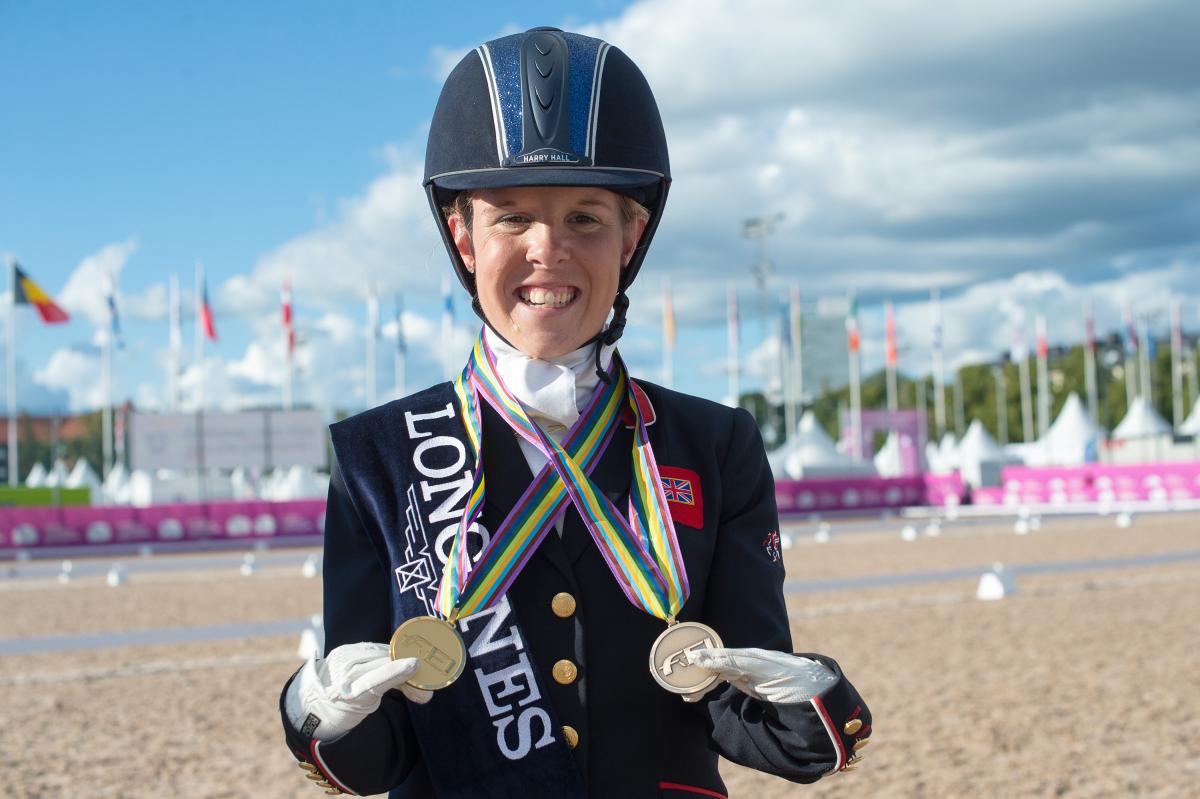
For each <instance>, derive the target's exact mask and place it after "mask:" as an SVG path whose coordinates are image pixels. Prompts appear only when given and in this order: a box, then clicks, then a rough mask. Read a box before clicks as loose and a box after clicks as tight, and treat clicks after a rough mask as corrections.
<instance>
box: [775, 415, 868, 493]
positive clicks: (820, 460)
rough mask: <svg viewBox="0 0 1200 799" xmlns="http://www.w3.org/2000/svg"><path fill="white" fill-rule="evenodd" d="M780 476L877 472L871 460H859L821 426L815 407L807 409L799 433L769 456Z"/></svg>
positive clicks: (819, 475) (793, 477)
mask: <svg viewBox="0 0 1200 799" xmlns="http://www.w3.org/2000/svg"><path fill="white" fill-rule="evenodd" d="M769 460H770V463H771V470H772V471H773V472H774V473H775V476H776V477H790V478H792V479H794V480H797V479H800V478H802V477H833V476H836V475H851V474H875V467H874V465H873V464H871V463H870V462H869V461H856V460H854V459H852V458H850V457H848V456H846V455H843V454H842V453H840V452H838V450H837V447H835V446H834V444H833V439H831V438H830V437H829V435H828V434H827V433H826V432H825V431H824V430H822V429H821V425H820V424H818V423H817V417H816V416H814V415H813V413H812V411H807V412H805V414H804V416H803V417H801V419H800V423H799V424H798V425H796V435H794V436H792V438H791V439H790V440H789V441H788V443H787V444H786V445H785V446H783V447H781V448H780V449H779V450H777V451H776V452H774V453H772V455H771V457H770V458H769Z"/></svg>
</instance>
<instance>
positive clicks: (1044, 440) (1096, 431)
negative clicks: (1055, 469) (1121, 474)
mask: <svg viewBox="0 0 1200 799" xmlns="http://www.w3.org/2000/svg"><path fill="white" fill-rule="evenodd" d="M1103 439H1104V429H1103V428H1101V427H1100V426H1099V425H1097V424H1096V423H1095V422H1093V421H1092V417H1091V416H1090V415H1088V412H1087V409H1086V408H1084V407H1083V402H1082V401H1081V400H1080V399H1079V395H1078V394H1074V393H1072V394H1071V395H1070V396H1068V397H1067V401H1066V402H1065V403H1063V407H1062V410H1061V411H1059V412H1058V417H1057V418H1055V420H1054V423H1053V424H1052V425H1050V429H1049V430H1047V431H1046V435H1044V436H1042V437H1041V439H1039V440H1038V442H1037V444H1036V445H1035V446H1034V447H1032V448H1031V450H1030V451H1029V453H1028V458H1027V462H1028V463H1029V464H1030V465H1031V466H1051V465H1053V466H1074V465H1078V464H1081V463H1088V462H1089V461H1094V460H1095V459H1096V452H1097V450H1098V448H1099V445H1100V442H1101V441H1102V440H1103Z"/></svg>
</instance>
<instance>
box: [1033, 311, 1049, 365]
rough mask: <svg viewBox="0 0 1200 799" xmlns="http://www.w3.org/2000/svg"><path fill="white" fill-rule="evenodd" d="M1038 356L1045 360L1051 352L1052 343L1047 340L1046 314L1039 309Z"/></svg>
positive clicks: (1037, 323) (1037, 324) (1037, 322)
mask: <svg viewBox="0 0 1200 799" xmlns="http://www.w3.org/2000/svg"><path fill="white" fill-rule="evenodd" d="M1035 324H1036V326H1037V356H1038V358H1040V359H1042V360H1045V359H1046V356H1048V355H1049V354H1050V343H1049V342H1048V341H1047V340H1046V315H1045V314H1044V313H1042V312H1041V311H1038V315H1037V321H1036V323H1035Z"/></svg>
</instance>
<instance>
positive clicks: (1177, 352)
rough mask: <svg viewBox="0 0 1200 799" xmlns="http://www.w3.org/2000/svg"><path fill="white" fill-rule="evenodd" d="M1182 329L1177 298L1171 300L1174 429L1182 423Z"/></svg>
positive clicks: (1172, 409) (1172, 410)
mask: <svg viewBox="0 0 1200 799" xmlns="http://www.w3.org/2000/svg"><path fill="white" fill-rule="evenodd" d="M1182 356H1183V330H1182V328H1181V327H1180V319H1179V300H1172V301H1171V412H1172V421H1173V422H1174V427H1175V429H1177V430H1178V429H1179V426H1180V425H1182V424H1183V359H1182Z"/></svg>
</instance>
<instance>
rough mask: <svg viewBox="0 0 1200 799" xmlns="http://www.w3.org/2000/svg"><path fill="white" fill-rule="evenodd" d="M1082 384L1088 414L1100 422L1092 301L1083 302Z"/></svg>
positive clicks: (1095, 421)
mask: <svg viewBox="0 0 1200 799" xmlns="http://www.w3.org/2000/svg"><path fill="white" fill-rule="evenodd" d="M1083 312H1084V342H1083V382H1084V386H1085V387H1086V391H1087V404H1088V414H1089V415H1090V416H1091V417H1092V422H1094V423H1098V422H1099V420H1100V401H1099V399H1098V397H1097V391H1096V323H1095V320H1094V319H1092V301H1091V299H1090V298H1089V299H1087V300H1085V301H1084V311H1083Z"/></svg>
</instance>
